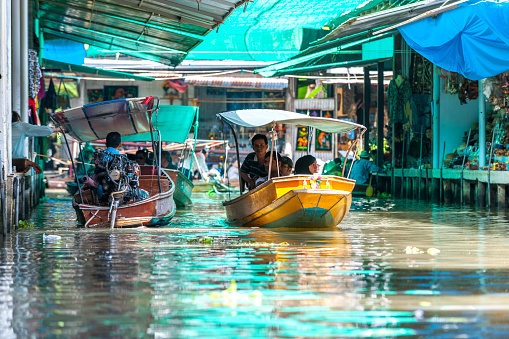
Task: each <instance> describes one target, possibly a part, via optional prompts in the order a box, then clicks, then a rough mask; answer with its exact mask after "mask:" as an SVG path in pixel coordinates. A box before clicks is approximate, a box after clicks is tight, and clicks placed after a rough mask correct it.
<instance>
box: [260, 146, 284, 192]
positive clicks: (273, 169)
mask: <svg viewBox="0 0 509 339" xmlns="http://www.w3.org/2000/svg"><path fill="white" fill-rule="evenodd" d="M270 154H271V152H267V153H266V154H265V160H264V166H265V171H266V172H267V173H269V168H270V177H271V178H277V177H279V176H280V175H281V163H282V157H281V154H279V153H278V152H276V151H272V166H270ZM268 180H269V175H268V174H267V176H265V177H261V178H258V179H256V183H255V186H259V185H261V184H263V183H264V182H266V181H268Z"/></svg>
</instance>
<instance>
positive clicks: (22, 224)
mask: <svg viewBox="0 0 509 339" xmlns="http://www.w3.org/2000/svg"><path fill="white" fill-rule="evenodd" d="M14 228H16V229H18V230H22V229H30V228H34V223H33V222H30V223H29V222H28V221H27V220H19V221H18V226H17V227H16V225H14Z"/></svg>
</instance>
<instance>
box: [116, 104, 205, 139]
mask: <svg viewBox="0 0 509 339" xmlns="http://www.w3.org/2000/svg"><path fill="white" fill-rule="evenodd" d="M197 113H198V107H193V106H177V105H159V109H158V111H157V112H156V113H155V114H154V115H153V116H152V124H153V125H154V128H155V129H156V130H159V131H160V132H161V140H162V141H165V142H178V143H183V142H185V141H186V140H187V138H188V136H189V132H190V131H191V126H192V125H193V122H194V119H195V117H196V114H197ZM157 139H158V136H157V133H155V132H154V140H157ZM150 140H151V138H150V132H149V133H143V134H136V135H130V136H128V137H125V138H122V141H150Z"/></svg>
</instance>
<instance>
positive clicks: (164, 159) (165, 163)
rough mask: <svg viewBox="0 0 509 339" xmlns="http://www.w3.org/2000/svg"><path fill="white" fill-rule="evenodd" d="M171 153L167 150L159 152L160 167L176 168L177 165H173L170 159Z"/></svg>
mask: <svg viewBox="0 0 509 339" xmlns="http://www.w3.org/2000/svg"><path fill="white" fill-rule="evenodd" d="M171 160H172V159H171V155H170V152H168V151H162V152H161V167H162V168H167V169H174V170H176V169H177V166H176V165H174V164H173V163H172V161H171Z"/></svg>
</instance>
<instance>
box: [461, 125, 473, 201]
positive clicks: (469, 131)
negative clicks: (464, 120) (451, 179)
mask: <svg viewBox="0 0 509 339" xmlns="http://www.w3.org/2000/svg"><path fill="white" fill-rule="evenodd" d="M471 132H472V128H470V129H469V130H468V136H467V142H466V143H465V150H464V151H463V161H462V163H461V184H460V185H461V187H460V189H461V197H460V204H461V205H463V171H464V170H465V157H467V156H468V153H467V149H468V141H469V140H470V133H471Z"/></svg>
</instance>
